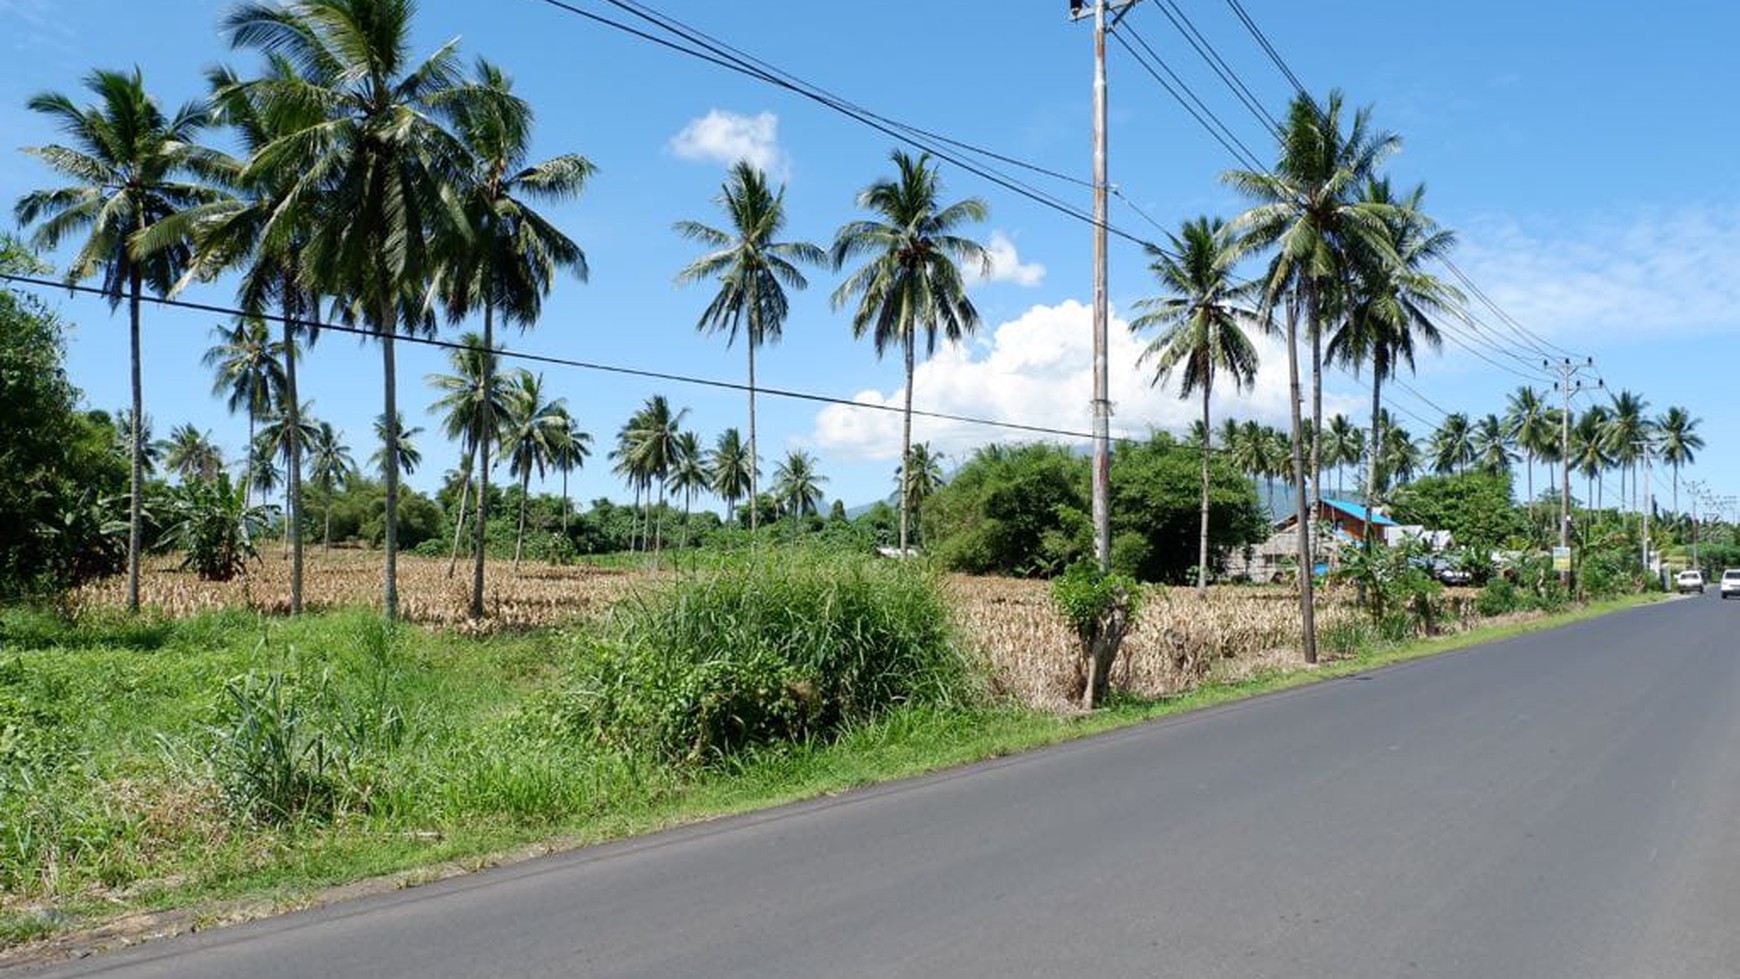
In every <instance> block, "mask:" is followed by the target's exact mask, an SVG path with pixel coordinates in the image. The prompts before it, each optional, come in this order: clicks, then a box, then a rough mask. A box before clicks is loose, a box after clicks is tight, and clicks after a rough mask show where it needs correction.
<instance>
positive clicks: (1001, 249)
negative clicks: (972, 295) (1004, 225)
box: [962, 231, 1045, 287]
mask: <svg viewBox="0 0 1740 979" xmlns="http://www.w3.org/2000/svg"><path fill="white" fill-rule="evenodd" d="M985 251H986V252H988V253H990V256H991V271H990V274H988V275H987V274H985V272H984V270H983V269H982V268H981V267H980V266H978V265H975V264H973V263H971V262H969V263H967V265H966V267H965V268H964V269H962V273H963V274H964V275H965V277H966V280H967V284H968V285H978V284H980V283H982V282H1013V283H1015V284H1016V285H1018V286H1026V287H1032V286H1036V285H1039V284H1040V283H1042V282H1044V281H1045V266H1043V265H1041V264H1039V263H1038V262H1028V263H1025V264H1023V263H1022V261H1021V254H1020V252H1018V251H1016V249H1015V242H1014V241H1013V240H1012V239H1011V238H1010V237H1009V236H1008V235H1006V234H1004V233H1003V232H1001V231H993V232H991V240H990V241H988V242H986V243H985Z"/></svg>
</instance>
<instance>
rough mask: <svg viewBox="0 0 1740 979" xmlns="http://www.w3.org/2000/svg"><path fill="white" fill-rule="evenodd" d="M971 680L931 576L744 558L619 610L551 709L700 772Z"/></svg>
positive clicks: (913, 570) (931, 700) (948, 694)
mask: <svg viewBox="0 0 1740 979" xmlns="http://www.w3.org/2000/svg"><path fill="white" fill-rule="evenodd" d="M973 676H974V671H973V670H972V669H971V668H970V667H969V665H968V663H967V662H966V660H965V659H964V658H963V657H962V655H961V653H960V647H959V646H958V645H957V643H956V642H955V640H954V636H953V634H952V628H951V625H950V616H949V610H948V607H947V605H946V604H945V603H944V600H943V597H942V592H941V588H940V583H939V582H938V581H937V580H936V578H935V577H934V575H932V574H931V573H930V572H928V571H926V570H923V569H921V568H918V567H914V566H908V565H903V564H897V563H893V562H880V561H876V560H872V559H854V558H849V557H837V558H834V559H831V560H827V561H823V562H804V563H801V564H799V563H784V562H781V561H779V560H777V559H773V560H751V561H749V562H746V563H743V564H740V565H738V566H736V567H731V568H726V569H722V570H719V571H714V572H709V573H706V574H703V575H698V576H696V577H692V578H687V579H682V580H679V581H677V582H674V583H672V584H670V585H668V586H667V587H665V588H663V589H661V590H659V591H657V592H654V593H652V594H650V595H648V596H646V597H644V598H642V599H640V600H637V601H631V602H628V603H625V604H624V605H623V606H621V607H620V608H619V609H618V610H617V612H616V613H615V614H614V615H613V616H612V617H611V618H610V620H609V621H608V622H607V623H606V626H605V629H604V632H603V636H602V637H601V639H600V640H599V642H598V644H597V646H596V649H595V652H594V655H593V656H592V657H591V658H590V660H589V661H588V662H587V663H586V664H585V665H584V666H583V667H582V668H581V670H580V675H579V677H578V678H577V682H576V684H575V687H574V689H573V691H572V693H571V695H570V696H569V697H567V698H564V700H563V702H562V706H561V707H560V709H562V710H564V711H565V712H566V715H567V717H566V720H567V721H568V723H569V724H571V725H572V726H573V727H574V728H575V729H577V730H579V731H582V732H584V733H587V734H589V735H590V736H593V737H595V738H597V739H598V740H599V741H600V742H602V743H604V744H606V745H611V746H617V747H625V748H633V749H643V748H651V749H654V750H657V751H659V752H661V753H663V754H664V755H666V756H667V757H670V758H672V759H673V760H678V761H685V762H708V761H713V760H716V759H718V758H720V757H722V756H725V755H727V754H729V753H731V752H733V751H735V750H737V749H739V748H742V747H745V746H748V745H758V744H773V743H783V742H795V741H805V740H810V739H829V738H831V737H833V736H834V735H835V734H837V733H838V732H839V731H840V730H842V729H843V728H844V727H845V726H847V725H850V724H853V723H856V722H860V721H864V720H868V719H871V718H873V717H876V716H878V715H879V714H881V713H883V712H885V711H887V710H889V709H891V708H895V707H898V706H903V705H908V704H948V703H953V702H959V701H962V700H964V699H967V698H968V697H969V696H970V695H971V692H972V689H973V686H974V685H973Z"/></svg>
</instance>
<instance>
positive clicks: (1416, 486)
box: [1395, 472, 1528, 552]
mask: <svg viewBox="0 0 1740 979" xmlns="http://www.w3.org/2000/svg"><path fill="white" fill-rule="evenodd" d="M1395 518H1396V520H1397V521H1399V522H1401V523H1404V524H1420V525H1422V526H1425V527H1427V528H1430V529H1432V530H1448V531H1449V532H1450V534H1451V536H1452V537H1454V538H1455V540H1456V544H1457V546H1459V547H1464V548H1469V549H1471V550H1474V551H1479V552H1489V551H1491V550H1493V549H1494V548H1496V547H1498V546H1499V545H1500V544H1502V543H1504V541H1505V540H1507V539H1509V538H1511V537H1517V536H1521V535H1523V534H1525V533H1527V532H1528V521H1527V518H1526V516H1525V515H1524V514H1523V512H1522V511H1520V510H1518V509H1517V508H1516V507H1515V506H1514V505H1512V502H1511V480H1510V475H1509V474H1508V473H1506V474H1498V475H1493V474H1488V473H1481V472H1468V473H1462V474H1460V475H1454V476H1424V477H1421V478H1419V479H1416V480H1414V481H1413V482H1412V483H1409V484H1408V485H1406V486H1404V487H1402V488H1400V489H1398V490H1396V492H1395Z"/></svg>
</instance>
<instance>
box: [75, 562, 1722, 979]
mask: <svg viewBox="0 0 1740 979" xmlns="http://www.w3.org/2000/svg"><path fill="white" fill-rule="evenodd" d="M48 974H50V975H55V976H62V975H64V976H108V977H116V979H143V977H159V976H160V977H175V979H199V977H238V976H247V977H254V979H280V977H290V976H331V977H340V979H356V977H380V979H392V977H418V979H443V977H485V976H488V977H495V976H502V977H509V976H511V977H564V979H566V977H645V979H686V977H706V979H735V977H744V979H748V977H755V979H780V977H794V979H795V977H803V979H815V977H869V976H877V977H884V976H886V977H895V976H912V977H926V979H929V977H944V976H950V977H952V976H996V977H1012V976H1057V977H1071V979H1073V977H1094V979H1109V977H1124V976H1129V977H1144V979H1150V977H1156V976H1178V977H1190V979H1214V977H1239V979H1256V977H1276V979H1299V977H1334V979H1353V977H1374V979H1376V977H1383V979H1395V977H1416V976H1418V977H1440V976H1441V977H1452V976H1453V977H1459V979H1460V977H1492V979H1521V977H1529V979H1551V977H1560V976H1563V977H1576V979H1588V977H1604V979H1615V977H1697V979H1710V977H1723V976H1726V977H1733V976H1740V603H1723V602H1720V601H1718V600H1716V598H1715V596H1714V594H1713V593H1712V595H1710V596H1709V597H1706V598H1702V599H1692V600H1687V601H1680V602H1673V603H1668V604H1664V605H1658V606H1653V607H1649V608H1643V609H1638V610H1635V611H1630V612H1625V613H1621V614H1618V615H1613V616H1610V617H1607V618H1603V619H1600V620H1596V621H1591V622H1586V623H1582V624H1579V625H1574V626H1571V627H1568V628H1564V629H1560V630H1557V631H1554V632H1550V633H1543V634H1537V635H1533V636H1528V637H1524V638H1521V639H1517V640H1513V641H1509V642H1504V643H1499V644H1495V645H1492V646H1489V647H1486V648H1483V649H1480V650H1476V651H1472V652H1468V653H1463V654H1458V655H1451V656H1444V657H1439V658H1435V659H1430V660H1422V661H1417V662H1415V663H1411V664H1407V665H1403V666H1399V667H1395V668H1391V669H1386V670H1382V671H1379V672H1376V673H1374V674H1371V675H1369V676H1361V677H1356V678H1351V679H1346V680H1338V681H1334V682H1328V683H1323V684H1319V685H1316V686H1312V687H1308V688H1303V689H1299V690H1295V691H1291V692H1287V693H1283V694H1278V695H1274V696H1269V697H1264V698H1260V699H1257V700H1253V701H1247V702H1245V703H1241V704H1236V705H1229V706H1227V707H1224V708H1221V709H1216V710H1212V711H1206V712H1202V713H1198V714H1193V715H1188V716H1184V717H1179V718H1174V719H1170V720H1166V721H1162V722H1159V723H1154V724H1150V725H1146V726H1143V727H1140V728H1135V729H1129V730H1125V731H1122V732H1118V733H1115V734H1112V735H1109V736H1105V737H1100V738H1096V739H1091V740H1087V741H1081V742H1076V743H1073V744H1070V745H1065V746H1061V747H1059V748H1056V749H1052V750H1047V751H1041V752H1037V753H1034V754H1029V755H1025V756H1021V757H1017V758H1012V759H1004V760H1000V761H997V762H993V763H988V764H984V765H980V766H975V767H973V768H969V769H964V770H961V771H957V772H952V773H948V774H944V775H940V776H936V777H932V778H926V779H921V780H917V781H913V782H906V783H900V784H897V785H892V786H885V787H881V788H875V789H870V790H867V791H861V792H857V793H852V794H850V795H847V796H842V797H839V798H836V799H831V800H825V801H821V802H817V803H810V804H803V805H798V806H792V807H787V808H785V809H781V810H775V811H772V812H769V813H764V814H760V815H755V816H749V817H745V818H740V819H734V820H729V821H722V822H717V823H712V824H708V825H704V826H696V827H691V828H688V829H684V830H679V831H676V832H671V833H665V834H662V835H659V836H654V837H649V838H646V839H643V840H639V841H633V842H628V843H625V844H619V845H612V846H605V847H598V848H594V849H591V850H585V851H580V852H576V853H572V854H568V855H565V856H558V857H553V858H548V859H543V860H538V861H534V862H530V863H525V864H521V865H517V866H513V867H508V868H503V869H500V870H497V871H491V872H486V873H482V874H477V875H474V876H471V877H466V878H460V879H455V880H450V881H447V882H444V883H440V884H435V885H431V886H428V887H424V888H419V889H415V890H410V891H404V892H400V893H396V894H392V895H388V896H383V897H379V898H373V899H367V900H363V901H359V902H356V903H352V904H345V905H339V906H334V907H329V908H326V909H323V910H318V911H313V912H310V913H305V914H298V915H293V916H289V917H284V918H279V919H274V920H269V921H262V922H256V923H253V924H249V925H243V926H239V927H236V928H230V929H223V930H218V931H214V932H208V933H205V934H199V935H193V936H188V937H185V938H181V939H174V940H170V941H165V942H161V943H157V944H152V945H146V946H141V947H139V948H135V949H131V950H128V951H125V952H121V953H118V954H114V955H110V956H101V957H96V958H92V959H87V960H84V961H82V962H78V963H74V964H71V965H70V966H69V965H63V966H60V967H58V969H51V970H50V971H49V972H48Z"/></svg>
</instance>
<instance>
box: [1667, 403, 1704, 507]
mask: <svg viewBox="0 0 1740 979" xmlns="http://www.w3.org/2000/svg"><path fill="white" fill-rule="evenodd" d="M1700 421H1701V419H1697V418H1693V417H1692V416H1691V413H1690V412H1688V411H1686V409H1684V408H1679V407H1674V408H1669V409H1668V410H1667V413H1666V414H1664V415H1662V416H1661V417H1660V418H1658V419H1656V422H1655V430H1656V433H1657V440H1658V441H1657V450H1658V451H1659V452H1660V453H1661V458H1662V461H1663V462H1665V463H1667V464H1668V465H1669V466H1670V467H1672V468H1673V481H1674V513H1675V514H1678V513H1679V512H1680V467H1682V466H1689V465H1691V464H1692V463H1694V462H1696V461H1697V459H1698V452H1699V451H1701V450H1702V449H1703V448H1704V437H1703V436H1702V435H1699V434H1698V425H1699V424H1700Z"/></svg>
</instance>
